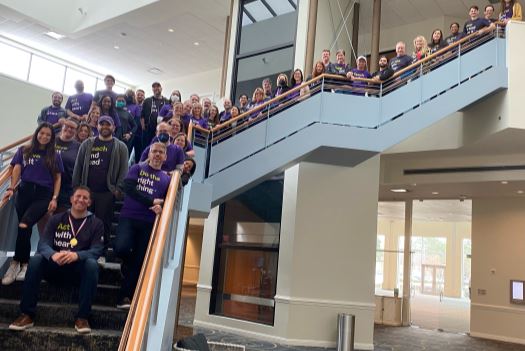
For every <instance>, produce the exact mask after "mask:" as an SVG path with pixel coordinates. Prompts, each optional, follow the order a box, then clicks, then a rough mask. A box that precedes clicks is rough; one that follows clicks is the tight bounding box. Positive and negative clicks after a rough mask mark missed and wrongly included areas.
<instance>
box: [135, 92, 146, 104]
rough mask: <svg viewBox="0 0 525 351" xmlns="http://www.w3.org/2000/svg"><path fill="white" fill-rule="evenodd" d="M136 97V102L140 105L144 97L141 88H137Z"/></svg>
mask: <svg viewBox="0 0 525 351" xmlns="http://www.w3.org/2000/svg"><path fill="white" fill-rule="evenodd" d="M136 98H137V104H139V105H140V104H142V102H143V101H144V99H145V98H146V97H145V96H144V92H143V91H142V90H137V94H136Z"/></svg>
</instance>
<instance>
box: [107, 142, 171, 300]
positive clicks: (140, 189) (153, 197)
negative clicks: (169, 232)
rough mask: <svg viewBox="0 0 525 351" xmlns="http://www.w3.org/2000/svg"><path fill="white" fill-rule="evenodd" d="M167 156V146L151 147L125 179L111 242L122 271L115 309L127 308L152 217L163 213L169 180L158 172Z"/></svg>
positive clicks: (146, 244)
mask: <svg viewBox="0 0 525 351" xmlns="http://www.w3.org/2000/svg"><path fill="white" fill-rule="evenodd" d="M166 155H167V148H166V145H164V144H162V143H154V144H152V145H151V146H150V149H149V154H148V160H147V162H145V163H139V164H135V165H133V166H132V167H131V168H130V170H129V172H128V174H127V175H126V178H125V179H124V193H125V196H124V204H123V205H122V210H121V211H120V218H119V223H118V227H117V236H116V238H115V242H114V249H115V254H116V255H117V256H118V257H120V258H122V259H123V261H124V263H123V266H124V267H125V269H123V270H122V274H123V276H124V279H123V281H122V284H121V288H120V292H119V299H118V304H117V307H118V308H123V309H127V308H129V307H130V304H131V299H132V298H133V294H134V292H135V287H136V285H137V281H138V278H139V275H140V270H141V267H142V262H143V261H144V256H145V255H146V249H147V247H148V242H149V238H150V235H151V231H152V229H153V223H154V221H155V216H156V215H159V214H160V213H161V212H162V205H163V203H164V198H165V197H166V193H167V191H168V187H169V184H170V176H168V175H167V174H166V173H165V172H164V171H162V169H161V168H162V165H163V163H164V161H166Z"/></svg>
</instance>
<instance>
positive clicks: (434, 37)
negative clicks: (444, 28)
mask: <svg viewBox="0 0 525 351" xmlns="http://www.w3.org/2000/svg"><path fill="white" fill-rule="evenodd" d="M432 40H433V41H434V43H439V41H440V40H441V31H440V30H435V31H434V33H432Z"/></svg>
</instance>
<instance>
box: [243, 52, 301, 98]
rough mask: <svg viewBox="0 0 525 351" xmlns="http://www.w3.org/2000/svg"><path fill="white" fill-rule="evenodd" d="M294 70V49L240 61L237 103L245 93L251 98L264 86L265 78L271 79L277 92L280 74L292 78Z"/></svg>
mask: <svg viewBox="0 0 525 351" xmlns="http://www.w3.org/2000/svg"><path fill="white" fill-rule="evenodd" d="M292 69H293V47H287V48H284V49H281V50H277V51H271V52H268V53H265V54H261V55H256V56H251V57H246V58H243V59H240V60H239V61H238V64H237V83H236V87H237V89H236V91H235V95H236V96H235V101H239V96H240V95H241V94H243V93H244V94H247V95H248V97H249V98H251V97H252V93H253V91H254V90H255V88H257V87H260V86H262V80H263V79H264V78H270V81H271V82H272V88H273V89H274V90H275V89H276V79H277V76H278V75H279V74H280V73H285V74H286V75H287V76H290V73H291V72H292Z"/></svg>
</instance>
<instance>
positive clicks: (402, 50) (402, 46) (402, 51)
mask: <svg viewBox="0 0 525 351" xmlns="http://www.w3.org/2000/svg"><path fill="white" fill-rule="evenodd" d="M396 54H397V56H403V55H404V54H405V43H402V42H399V43H397V45H396Z"/></svg>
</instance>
